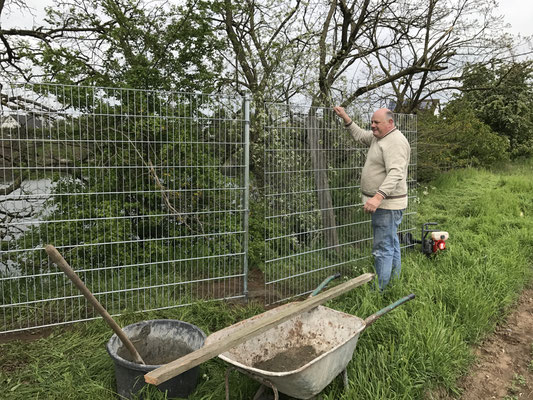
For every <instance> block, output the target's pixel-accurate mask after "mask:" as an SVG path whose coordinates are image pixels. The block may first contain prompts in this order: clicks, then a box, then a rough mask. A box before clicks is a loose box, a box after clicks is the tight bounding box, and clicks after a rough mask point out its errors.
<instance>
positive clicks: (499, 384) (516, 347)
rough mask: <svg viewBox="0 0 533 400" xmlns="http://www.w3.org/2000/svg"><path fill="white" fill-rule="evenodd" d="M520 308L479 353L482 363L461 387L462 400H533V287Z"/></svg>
mask: <svg viewBox="0 0 533 400" xmlns="http://www.w3.org/2000/svg"><path fill="white" fill-rule="evenodd" d="M516 307H517V309H516V310H515V311H514V312H513V313H512V314H511V315H510V316H509V317H508V318H507V321H506V323H505V324H503V325H501V326H499V327H498V328H497V329H496V331H495V333H494V334H493V335H491V336H490V337H488V338H487V339H486V340H485V341H484V342H483V343H482V344H481V345H480V346H479V348H478V349H477V350H476V352H475V354H476V357H477V360H478V361H477V363H476V364H475V365H474V366H473V367H472V369H471V371H470V373H469V375H468V376H466V377H465V378H464V379H463V380H462V381H461V382H460V384H459V386H460V387H461V388H462V389H463V394H462V395H461V397H460V399H461V400H490V399H505V400H533V289H532V288H530V289H526V290H525V291H524V292H523V293H522V295H521V297H520V300H519V301H518V304H517V305H516ZM434 398H435V397H434ZM436 398H438V399H440V400H445V399H451V397H448V396H437V397H436Z"/></svg>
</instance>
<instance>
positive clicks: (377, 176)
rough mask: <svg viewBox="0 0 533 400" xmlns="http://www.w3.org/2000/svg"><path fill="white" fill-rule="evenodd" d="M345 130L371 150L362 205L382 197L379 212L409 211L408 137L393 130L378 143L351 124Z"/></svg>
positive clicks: (364, 181) (364, 170) (366, 167)
mask: <svg viewBox="0 0 533 400" xmlns="http://www.w3.org/2000/svg"><path fill="white" fill-rule="evenodd" d="M346 129H347V130H348V131H349V132H350V134H351V135H352V136H353V138H354V139H355V140H356V141H357V142H359V143H362V144H364V145H366V146H369V149H368V154H367V156H366V161H365V165H364V167H363V171H362V173H361V192H362V200H363V203H366V201H367V200H368V199H369V198H371V197H373V196H374V195H375V194H376V193H380V194H381V195H383V196H384V197H385V199H384V200H383V201H382V202H381V204H380V206H379V208H383V209H386V210H402V209H404V208H406V207H407V167H408V165H409V158H410V155H411V147H410V146H409V142H408V141H407V139H406V138H405V136H404V135H403V134H402V133H401V132H400V131H399V130H398V129H396V128H395V129H393V130H392V131H391V132H389V133H388V134H387V135H386V136H384V137H382V138H381V139H378V138H376V137H375V136H374V134H373V133H372V131H367V130H364V129H362V128H360V127H359V126H357V125H356V124H355V122H352V123H351V124H349V125H348V126H347V127H346Z"/></svg>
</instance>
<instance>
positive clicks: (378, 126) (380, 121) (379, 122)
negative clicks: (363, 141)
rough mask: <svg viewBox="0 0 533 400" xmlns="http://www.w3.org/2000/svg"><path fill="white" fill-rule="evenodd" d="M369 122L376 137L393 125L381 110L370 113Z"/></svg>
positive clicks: (380, 136)
mask: <svg viewBox="0 0 533 400" xmlns="http://www.w3.org/2000/svg"><path fill="white" fill-rule="evenodd" d="M371 123H372V125H371V129H372V133H373V134H374V136H375V137H377V138H378V139H381V138H382V137H383V136H385V135H386V134H387V133H389V132H390V131H391V129H392V128H393V127H394V124H393V122H392V120H391V119H387V117H386V113H384V112H381V111H376V112H375V113H374V115H372V121H371Z"/></svg>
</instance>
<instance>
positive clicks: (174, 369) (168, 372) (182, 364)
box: [144, 273, 374, 385]
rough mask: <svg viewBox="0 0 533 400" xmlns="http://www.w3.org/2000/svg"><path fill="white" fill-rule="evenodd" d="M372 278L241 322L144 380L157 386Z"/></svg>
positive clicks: (360, 278) (344, 285)
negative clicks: (233, 330)
mask: <svg viewBox="0 0 533 400" xmlns="http://www.w3.org/2000/svg"><path fill="white" fill-rule="evenodd" d="M373 278H374V274H370V273H367V274H363V275H361V276H358V277H357V278H354V279H352V280H349V281H348V282H344V283H342V284H340V285H338V286H335V287H334V288H332V289H329V290H327V291H325V292H323V293H320V294H318V295H316V296H313V297H309V298H307V299H306V300H304V301H301V302H298V303H294V304H291V306H290V307H285V308H283V309H282V310H280V311H279V312H278V313H274V314H273V315H270V316H266V317H264V318H262V319H260V320H258V321H256V322H255V323H251V324H249V325H243V326H242V328H241V329H239V331H238V332H235V333H234V334H232V335H230V336H228V337H226V338H221V339H220V340H218V341H216V342H214V343H212V344H208V345H206V346H204V347H202V348H200V349H199V350H196V351H193V352H192V353H189V354H187V355H185V356H183V357H181V358H178V359H177V360H174V361H172V362H170V363H168V364H165V365H162V366H161V367H159V368H157V369H154V370H153V371H150V372H149V373H147V374H146V375H144V381H145V382H147V383H151V384H154V385H159V384H161V383H163V382H165V381H167V380H169V379H171V378H173V377H175V376H176V375H179V374H181V373H183V372H185V371H187V370H189V369H191V368H193V367H196V366H197V365H199V364H201V363H203V362H204V361H207V360H209V359H210V358H213V357H216V356H218V355H219V354H221V353H223V352H225V351H226V350H229V349H231V348H232V347H235V346H237V345H239V344H241V343H244V342H245V341H247V340H248V339H250V338H251V337H253V336H256V335H259V334H261V333H263V332H265V331H267V330H268V329H270V328H271V327H273V326H276V325H279V324H281V323H282V322H285V321H287V320H289V319H291V318H292V317H294V316H295V315H298V314H302V313H304V312H306V311H309V310H311V309H313V308H315V307H316V306H318V305H320V304H322V303H325V302H326V301H328V300H331V299H333V298H334V297H337V296H339V295H341V294H343V293H345V292H347V291H349V290H351V289H353V288H356V287H357V286H360V285H362V284H363V283H366V282H369V281H371V280H372V279H373Z"/></svg>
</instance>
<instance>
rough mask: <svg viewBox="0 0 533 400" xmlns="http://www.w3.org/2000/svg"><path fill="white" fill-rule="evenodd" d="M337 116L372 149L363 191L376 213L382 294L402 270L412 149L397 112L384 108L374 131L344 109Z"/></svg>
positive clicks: (368, 209) (367, 206)
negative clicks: (400, 235) (398, 126)
mask: <svg viewBox="0 0 533 400" xmlns="http://www.w3.org/2000/svg"><path fill="white" fill-rule="evenodd" d="M334 111H335V113H336V114H337V115H338V116H339V117H341V118H342V119H343V121H344V126H345V127H346V129H347V130H348V131H349V132H350V133H351V135H352V136H353V138H354V139H355V140H356V141H358V142H359V143H362V144H364V145H366V146H368V147H369V149H368V154H367V156H366V161H365V165H364V167H363V171H362V173H361V192H362V197H363V203H364V206H363V208H364V210H365V212H368V213H371V214H372V231H373V235H374V244H373V247H372V254H373V256H374V267H375V268H376V274H377V276H378V284H379V289H380V290H381V291H382V290H383V289H385V287H386V286H387V285H388V284H389V281H390V280H391V278H395V277H398V276H399V275H400V270H401V267H402V262H401V254H400V241H399V240H398V235H397V230H398V226H399V225H400V222H401V221H402V216H403V212H404V210H405V208H406V207H407V166H408V165H409V157H410V154H411V148H410V146H409V142H408V141H407V139H406V138H405V136H404V135H403V134H402V133H401V132H400V131H399V130H398V129H396V127H395V125H394V115H393V113H392V112H391V111H390V110H388V109H386V108H381V109H379V110H377V111H376V112H375V113H374V115H373V116H372V121H371V128H372V131H366V130H364V129H361V128H360V127H359V126H358V125H356V124H355V123H354V122H353V121H352V119H351V118H350V117H349V116H348V114H346V111H345V110H344V109H343V108H342V107H334Z"/></svg>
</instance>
